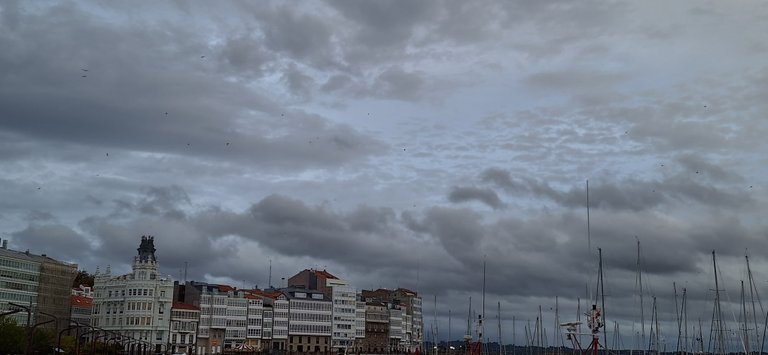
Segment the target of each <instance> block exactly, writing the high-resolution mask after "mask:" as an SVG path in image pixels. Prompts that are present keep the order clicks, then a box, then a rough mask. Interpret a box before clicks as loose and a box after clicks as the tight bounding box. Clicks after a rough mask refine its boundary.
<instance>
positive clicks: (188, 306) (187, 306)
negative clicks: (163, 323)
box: [171, 302, 200, 311]
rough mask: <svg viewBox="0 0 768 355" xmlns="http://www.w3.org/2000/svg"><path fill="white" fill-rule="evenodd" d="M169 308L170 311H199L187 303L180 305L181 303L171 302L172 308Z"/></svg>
mask: <svg viewBox="0 0 768 355" xmlns="http://www.w3.org/2000/svg"><path fill="white" fill-rule="evenodd" d="M171 308H172V309H189V310H192V311H199V310H200V308H199V307H197V306H195V305H191V304H189V303H182V302H173V306H171Z"/></svg>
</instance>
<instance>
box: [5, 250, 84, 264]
mask: <svg viewBox="0 0 768 355" xmlns="http://www.w3.org/2000/svg"><path fill="white" fill-rule="evenodd" d="M0 256H6V257H11V258H16V259H22V260H27V261H32V262H37V263H43V262H46V263H59V264H63V265H67V266H77V264H72V263H67V262H63V261H60V260H56V259H54V258H51V257H49V256H48V255H45V254H42V255H36V254H32V253H30V252H29V250H27V251H24V252H22V251H16V250H12V249H5V248H0Z"/></svg>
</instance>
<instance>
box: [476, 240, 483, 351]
mask: <svg viewBox="0 0 768 355" xmlns="http://www.w3.org/2000/svg"><path fill="white" fill-rule="evenodd" d="M484 321H485V255H483V314H481V315H480V335H479V336H478V339H477V340H478V341H479V342H480V344H482V343H483V341H484V340H485V339H484V338H483V332H484V331H485V329H483V322H484ZM481 346H482V345H481ZM481 350H484V348H481ZM483 353H485V351H483Z"/></svg>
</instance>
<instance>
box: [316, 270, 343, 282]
mask: <svg viewBox="0 0 768 355" xmlns="http://www.w3.org/2000/svg"><path fill="white" fill-rule="evenodd" d="M315 273H316V274H317V275H318V276H321V277H324V278H326V279H337V280H338V279H339V278H338V277H336V276H333V275H332V274H331V273H330V272H328V271H325V270H322V271H320V270H315Z"/></svg>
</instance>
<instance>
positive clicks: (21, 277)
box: [0, 240, 77, 328]
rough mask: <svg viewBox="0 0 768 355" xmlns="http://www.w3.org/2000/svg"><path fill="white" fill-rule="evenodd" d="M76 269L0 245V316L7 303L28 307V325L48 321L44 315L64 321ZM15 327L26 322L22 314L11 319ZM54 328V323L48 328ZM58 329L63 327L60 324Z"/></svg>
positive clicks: (4, 241)
mask: <svg viewBox="0 0 768 355" xmlns="http://www.w3.org/2000/svg"><path fill="white" fill-rule="evenodd" d="M76 274H77V265H76V264H69V263H64V262H61V261H58V260H55V259H53V258H50V257H48V256H47V255H46V254H42V255H35V254H32V253H30V252H29V250H27V251H25V252H20V251H15V250H11V249H8V240H3V241H2V243H0V312H3V311H6V310H10V309H11V306H10V305H9V303H15V304H19V305H23V306H26V307H30V308H31V309H32V310H33V313H32V314H31V319H30V323H33V324H34V323H38V322H44V321H48V320H51V319H53V318H51V317H50V316H47V315H45V314H44V313H47V314H50V315H53V316H55V317H58V318H59V319H65V318H67V317H69V296H70V293H71V292H72V291H71V290H72V282H73V281H74V280H75V275H76ZM11 318H13V319H15V320H16V322H17V323H18V324H22V325H25V324H26V322H27V314H26V312H22V313H16V314H14V315H12V316H11ZM49 326H50V327H54V326H55V322H54V323H50V324H49ZM59 326H60V327H61V328H64V327H66V324H64V322H60V323H59Z"/></svg>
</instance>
